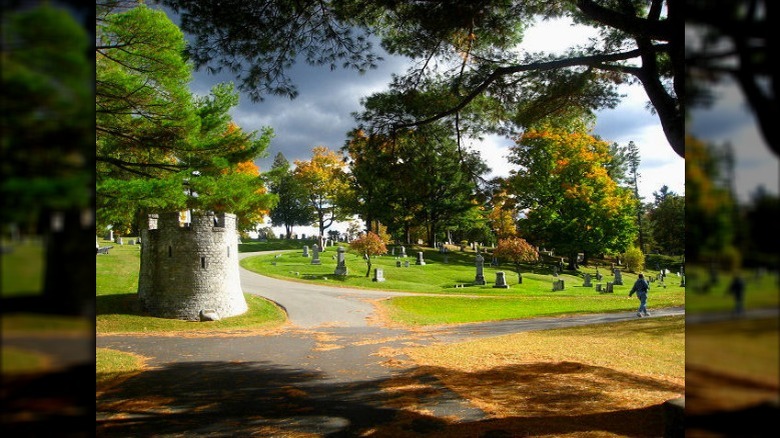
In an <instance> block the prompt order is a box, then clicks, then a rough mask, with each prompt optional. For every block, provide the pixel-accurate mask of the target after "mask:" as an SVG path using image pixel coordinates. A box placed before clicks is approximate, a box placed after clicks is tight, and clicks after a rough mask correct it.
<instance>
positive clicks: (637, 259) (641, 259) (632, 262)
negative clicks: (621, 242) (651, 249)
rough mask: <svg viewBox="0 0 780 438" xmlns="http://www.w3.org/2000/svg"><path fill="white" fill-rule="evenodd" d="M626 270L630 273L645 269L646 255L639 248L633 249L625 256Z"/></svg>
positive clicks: (627, 251)
mask: <svg viewBox="0 0 780 438" xmlns="http://www.w3.org/2000/svg"><path fill="white" fill-rule="evenodd" d="M623 261H624V262H625V264H626V269H628V270H629V271H630V272H640V271H642V270H643V269H645V255H644V254H643V253H642V250H641V249H639V248H637V247H631V248H629V249H628V250H626V253H625V254H623Z"/></svg>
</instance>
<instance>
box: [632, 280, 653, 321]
mask: <svg viewBox="0 0 780 438" xmlns="http://www.w3.org/2000/svg"><path fill="white" fill-rule="evenodd" d="M649 290H650V283H648V282H647V280H645V276H644V275H643V274H642V273H640V274H639V278H637V279H636V281H635V282H634V286H632V287H631V291H630V292H629V293H628V296H629V297H631V296H633V295H634V294H636V297H637V298H639V309H638V310H637V312H636V316H638V317H640V318H641V317H643V316H650V314H649V313H647V291H649Z"/></svg>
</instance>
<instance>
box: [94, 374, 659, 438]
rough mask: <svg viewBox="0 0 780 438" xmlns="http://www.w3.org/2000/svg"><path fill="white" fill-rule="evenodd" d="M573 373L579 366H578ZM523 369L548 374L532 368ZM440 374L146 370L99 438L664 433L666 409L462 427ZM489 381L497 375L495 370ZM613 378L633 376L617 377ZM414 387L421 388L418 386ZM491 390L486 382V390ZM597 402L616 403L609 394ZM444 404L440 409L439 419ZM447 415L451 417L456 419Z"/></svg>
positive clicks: (122, 390)
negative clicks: (360, 376) (335, 376)
mask: <svg viewBox="0 0 780 438" xmlns="http://www.w3.org/2000/svg"><path fill="white" fill-rule="evenodd" d="M565 367H566V368H567V369H568V368H571V367H574V368H577V367H576V364H565ZM515 371H517V372H523V373H527V374H540V373H541V372H546V371H544V370H538V369H536V368H534V367H533V366H531V367H530V368H528V367H525V368H523V369H522V370H519V371H518V370H515ZM432 372H433V370H424V369H419V368H418V369H416V370H412V371H406V372H404V373H401V376H400V378H399V377H393V378H388V379H384V378H383V379H369V380H363V381H356V382H354V383H344V382H343V381H336V380H331V379H327V378H326V377H325V375H324V374H322V373H320V372H311V371H306V370H302V369H297V368H288V367H279V366H276V365H273V364H271V363H268V362H188V363H174V364H170V365H166V366H163V367H159V368H156V369H151V370H148V371H144V372H142V373H140V374H138V375H135V376H133V377H131V378H129V379H127V380H125V381H123V382H121V383H119V384H117V385H116V386H114V387H109V388H105V389H104V390H103V391H101V392H99V393H98V397H97V401H96V407H97V426H96V432H97V436H100V437H112V436H117V437H118V436H123V437H126V436H152V435H155V436H166V435H167V436H179V434H182V436H184V435H185V434H186V435H187V436H249V435H252V434H255V435H257V434H259V435H262V436H287V437H299V436H300V437H303V436H327V437H351V436H372V437H384V436H387V437H403V436H412V437H413V436H433V437H436V436H441V437H469V436H474V437H483V436H493V437H501V436H533V435H540V434H571V433H577V432H589V431H607V432H610V433H613V434H617V435H622V436H636V437H642V436H648V437H651V436H661V435H662V434H663V412H662V406H661V405H660V404H659V405H653V406H648V407H644V408H641V409H625V408H616V409H614V410H612V411H609V412H601V413H584V412H583V411H579V412H578V411H577V410H573V411H572V410H566V409H563V410H557V411H555V410H552V409H551V410H550V412H548V413H546V414H545V415H538V416H536V415H533V414H531V415H528V416H523V417H506V418H490V417H489V416H487V415H485V414H484V413H483V412H482V411H480V410H479V409H476V408H474V407H470V408H469V409H471V413H472V414H473V415H472V417H471V418H468V419H460V420H459V419H458V415H457V414H458V413H462V412H463V409H464V406H463V404H464V403H465V404H468V403H467V402H465V401H464V400H462V399H461V398H460V397H458V396H457V395H454V394H453V393H452V392H447V391H442V392H439V390H440V388H441V387H443V385H440V384H437V382H436V380H437V378H436V377H435V376H434V375H433V374H432ZM569 372H570V373H574V374H577V373H578V371H577V370H569ZM603 372H607V371H603ZM484 374H485V376H487V375H491V374H492V371H490V370H489V371H485V372H484ZM474 377H475V376H472V378H474ZM476 378H477V379H478V378H479V376H476ZM540 378H541V376H540ZM611 378H615V379H618V380H621V379H630V378H633V377H632V376H629V375H620V376H615V375H614V372H611ZM409 379H412V380H414V382H412V383H415V382H416V383H417V384H409ZM548 379H549V377H546V378H545V381H548ZM553 380H554V379H553ZM634 383H639V384H640V385H643V386H644V385H657V384H658V382H634ZM492 384H493V383H492V382H490V381H486V382H485V383H484V385H483V388H481V390H487V389H489V386H490V385H492ZM388 389H389V390H388ZM559 389H561V388H560V387H559V388H557V389H556V388H552V389H551V393H550V394H548V396H547V397H548V398H547V399H546V402H545V403H553V404H555V406H554V407H555V408H556V409H558V408H560V407H561V405H571V406H576V404H577V403H578V400H582V399H581V398H580V397H579V396H581V395H582V394H577V395H576V396H575V397H573V398H569V399H567V400H557V401H556V400H555V399H554V393H556V392H558V390H559ZM596 392H598V390H596ZM591 395H592V396H595V397H597V398H598V397H601V398H609V397H610V394H606V393H602V394H591ZM537 396H542V395H541V393H540V394H537ZM549 397H553V398H549ZM454 399H457V400H454ZM539 401H540V400H534V403H538V402H539ZM453 402H456V403H455V404H453ZM458 403H460V404H458ZM436 404H440V405H441V409H439V411H438V412H436V410H437V408H436ZM551 407H553V406H551ZM448 409H449V410H450V412H449V413H450V414H452V415H447V414H448V411H447V410H448Z"/></svg>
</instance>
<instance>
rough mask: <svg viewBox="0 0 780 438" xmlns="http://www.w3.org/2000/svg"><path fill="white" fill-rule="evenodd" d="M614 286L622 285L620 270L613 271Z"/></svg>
mask: <svg viewBox="0 0 780 438" xmlns="http://www.w3.org/2000/svg"><path fill="white" fill-rule="evenodd" d="M615 285H617V286H622V285H623V274H622V273H621V272H620V269H615Z"/></svg>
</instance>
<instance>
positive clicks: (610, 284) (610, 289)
mask: <svg viewBox="0 0 780 438" xmlns="http://www.w3.org/2000/svg"><path fill="white" fill-rule="evenodd" d="M614 292H615V283H613V282H611V281H608V282H607V290H605V291H604V293H607V294H611V293H614Z"/></svg>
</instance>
